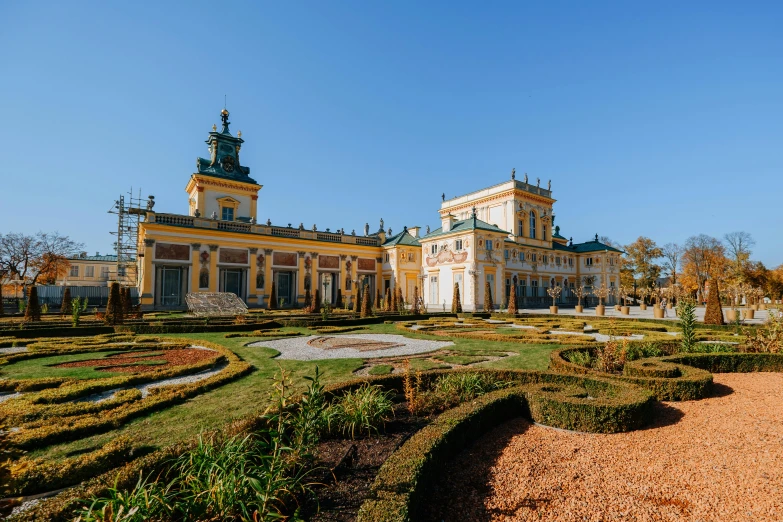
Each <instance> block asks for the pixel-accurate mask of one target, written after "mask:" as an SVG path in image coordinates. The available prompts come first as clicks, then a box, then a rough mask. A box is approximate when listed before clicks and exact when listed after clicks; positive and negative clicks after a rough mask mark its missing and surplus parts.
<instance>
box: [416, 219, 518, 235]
mask: <svg viewBox="0 0 783 522" xmlns="http://www.w3.org/2000/svg"><path fill="white" fill-rule="evenodd" d="M468 230H488V231H490V232H499V233H502V234H508V232H507V231H505V230H503V229H501V228H499V227H498V226H497V225H490V224H489V223H487V222H486V221H481V220H480V219H478V218H476V217H469V218H468V219H463V220H461V221H455V222H454V224H453V225H452V226H451V230H449V231H448V232H444V231H443V227H440V228H436V229H435V230H433V231H432V232H430V233H429V234H427V235H426V236H424V237H422V239H430V238H433V237H437V236H442V235H444V234H454V233H456V232H467V231H468Z"/></svg>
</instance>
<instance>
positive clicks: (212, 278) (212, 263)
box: [207, 245, 218, 293]
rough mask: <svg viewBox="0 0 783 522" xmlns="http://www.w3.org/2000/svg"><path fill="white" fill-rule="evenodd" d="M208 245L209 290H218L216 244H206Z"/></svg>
mask: <svg viewBox="0 0 783 522" xmlns="http://www.w3.org/2000/svg"><path fill="white" fill-rule="evenodd" d="M207 246H208V247H209V291H210V292H213V293H214V292H217V291H218V267H217V262H218V251H217V250H218V245H207Z"/></svg>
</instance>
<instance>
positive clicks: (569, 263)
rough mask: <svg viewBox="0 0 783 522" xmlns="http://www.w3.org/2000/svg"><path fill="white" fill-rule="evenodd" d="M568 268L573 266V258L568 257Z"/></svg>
mask: <svg viewBox="0 0 783 522" xmlns="http://www.w3.org/2000/svg"><path fill="white" fill-rule="evenodd" d="M568 266H574V258H573V257H569V258H568Z"/></svg>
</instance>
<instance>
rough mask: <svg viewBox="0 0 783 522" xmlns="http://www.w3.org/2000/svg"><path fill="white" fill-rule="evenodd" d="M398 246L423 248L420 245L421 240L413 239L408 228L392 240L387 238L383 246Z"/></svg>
mask: <svg viewBox="0 0 783 522" xmlns="http://www.w3.org/2000/svg"><path fill="white" fill-rule="evenodd" d="M396 245H406V246H415V247H417V246H421V243H419V240H418V239H416V238H415V237H413V236H412V235H411V234H410V232H408V227H405V228H404V229H403V231H402V232H400V233H399V234H396V235H394V236H392V237H390V238H387V239H386V241H384V242H383V246H396Z"/></svg>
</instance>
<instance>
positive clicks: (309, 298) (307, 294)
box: [303, 288, 313, 312]
mask: <svg viewBox="0 0 783 522" xmlns="http://www.w3.org/2000/svg"><path fill="white" fill-rule="evenodd" d="M312 306H313V296H312V295H310V289H309V288H306V289H305V298H304V305H303V308H304V309H305V311H307V312H309V311H310V308H311V307H312Z"/></svg>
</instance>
